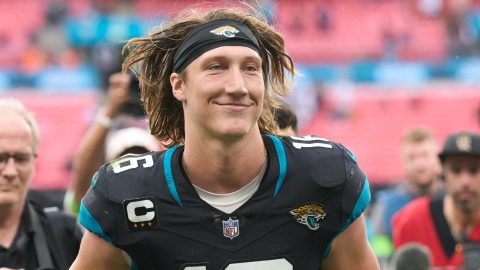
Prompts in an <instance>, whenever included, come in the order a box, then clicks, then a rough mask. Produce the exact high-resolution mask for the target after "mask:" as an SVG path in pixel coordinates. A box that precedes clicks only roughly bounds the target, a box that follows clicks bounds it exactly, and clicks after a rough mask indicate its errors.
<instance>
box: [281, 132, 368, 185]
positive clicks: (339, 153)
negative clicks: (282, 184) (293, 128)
mask: <svg viewBox="0 0 480 270" xmlns="http://www.w3.org/2000/svg"><path fill="white" fill-rule="evenodd" d="M283 142H284V145H285V152H286V155H287V158H288V159H289V163H290V164H291V166H298V167H301V168H304V171H306V172H308V174H309V176H310V177H313V179H314V180H315V181H316V182H317V183H318V184H319V185H321V186H323V187H333V186H337V185H341V184H343V183H344V182H345V181H346V180H348V179H349V178H352V177H353V176H354V175H353V174H354V173H357V174H358V173H361V172H360V170H359V168H358V164H357V159H356V157H355V155H354V154H353V153H352V152H351V151H350V150H348V149H347V148H346V147H344V146H343V145H342V144H340V143H337V142H333V141H330V140H328V139H325V138H321V137H316V136H311V135H309V136H305V137H283ZM361 174H363V173H361ZM362 177H364V176H362Z"/></svg>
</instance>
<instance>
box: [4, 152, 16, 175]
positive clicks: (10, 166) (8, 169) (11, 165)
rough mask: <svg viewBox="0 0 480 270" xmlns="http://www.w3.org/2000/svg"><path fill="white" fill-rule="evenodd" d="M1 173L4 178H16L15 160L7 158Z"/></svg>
mask: <svg viewBox="0 0 480 270" xmlns="http://www.w3.org/2000/svg"><path fill="white" fill-rule="evenodd" d="M1 173H2V174H3V175H6V176H16V175H17V174H18V170H17V167H16V165H15V159H14V158H13V157H9V158H8V159H7V161H6V163H5V165H4V166H3V168H2V171H1Z"/></svg>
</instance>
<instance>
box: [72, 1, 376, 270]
mask: <svg viewBox="0 0 480 270" xmlns="http://www.w3.org/2000/svg"><path fill="white" fill-rule="evenodd" d="M179 14H180V16H179V17H177V18H175V19H173V20H172V21H170V22H168V23H167V24H165V25H163V26H162V27H160V28H159V29H158V31H156V32H152V33H150V34H149V36H147V37H144V38H137V39H134V40H132V41H130V42H129V49H130V50H129V55H128V56H127V58H126V62H125V63H124V67H132V68H134V67H136V68H139V78H140V85H141V91H142V100H143V101H144V105H145V111H146V112H147V116H148V120H149V121H148V123H149V125H150V130H151V131H152V134H153V135H155V136H156V138H157V139H158V140H159V141H161V142H166V144H167V145H168V146H169V147H170V148H168V150H166V151H163V152H153V153H147V154H143V155H137V156H125V157H122V158H120V159H117V160H115V161H114V162H111V163H109V164H106V165H104V166H102V168H100V170H99V171H98V172H97V174H96V176H95V177H94V179H93V181H92V186H91V187H90V189H89V190H88V192H87V193H86V195H85V196H84V197H83V199H82V204H81V206H80V215H79V220H80V223H81V224H82V225H83V226H84V227H85V228H86V229H87V230H88V231H87V232H86V234H85V237H84V238H83V240H82V244H81V248H80V252H79V255H78V257H77V259H76V260H75V262H74V264H73V265H72V269H75V270H78V269H86V270H89V269H116V270H117V269H128V268H129V266H128V265H127V264H126V260H125V259H124V258H125V257H126V258H128V262H129V264H130V267H131V268H132V269H143V270H144V269H161V270H165V269H173V270H177V269H179V270H234V269H237V270H239V269H242V270H253V269H262V270H293V269H301V270H318V269H323V270H330V269H331V270H333V269H335V270H351V269H357V270H376V269H379V266H378V263H377V260H376V258H375V255H374V254H373V252H372V250H371V248H370V246H369V244H368V241H367V238H366V231H365V222H364V217H363V212H364V211H365V209H366V207H367V206H368V204H369V201H370V190H369V185H368V180H367V178H366V176H365V174H364V173H363V172H362V171H361V170H360V168H359V166H358V164H357V161H356V158H355V156H354V155H353V154H352V153H351V152H350V151H348V150H347V149H346V148H345V147H343V146H342V145H340V144H338V143H334V142H331V141H329V140H326V139H323V138H319V137H314V136H307V137H301V138H299V137H288V136H283V137H279V136H276V134H278V126H277V123H276V122H275V118H274V115H273V109H272V108H274V107H275V106H276V103H275V101H274V100H275V99H277V98H280V97H281V96H285V94H286V93H287V92H288V89H289V86H288V81H289V80H288V79H289V77H288V75H291V74H294V66H293V61H292V59H291V58H290V57H289V56H288V55H287V54H286V53H285V48H284V41H283V38H282V37H281V36H280V35H279V34H278V33H277V32H276V31H275V30H274V29H273V27H271V26H269V25H268V23H267V22H266V21H265V20H262V18H260V17H256V16H255V14H253V13H247V12H245V11H241V10H238V9H222V8H219V9H211V10H206V11H204V12H201V11H197V12H193V13H186V12H180V13H179ZM130 45H131V46H130ZM137 64H139V66H137ZM137 70H138V69H137Z"/></svg>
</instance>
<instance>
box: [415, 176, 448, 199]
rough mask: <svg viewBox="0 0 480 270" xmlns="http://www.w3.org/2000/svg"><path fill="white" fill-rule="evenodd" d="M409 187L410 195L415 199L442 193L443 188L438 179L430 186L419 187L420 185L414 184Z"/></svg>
mask: <svg viewBox="0 0 480 270" xmlns="http://www.w3.org/2000/svg"><path fill="white" fill-rule="evenodd" d="M409 186H410V187H409V189H410V193H411V194H412V195H413V196H414V197H421V196H425V195H434V194H437V193H438V192H440V189H441V188H442V185H441V183H440V181H438V180H437V179H435V180H433V181H432V182H431V184H430V185H426V186H418V185H415V184H414V183H410V185H409Z"/></svg>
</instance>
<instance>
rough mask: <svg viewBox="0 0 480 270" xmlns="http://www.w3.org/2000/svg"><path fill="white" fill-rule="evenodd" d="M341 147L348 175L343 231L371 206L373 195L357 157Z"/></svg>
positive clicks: (343, 203) (343, 204)
mask: <svg viewBox="0 0 480 270" xmlns="http://www.w3.org/2000/svg"><path fill="white" fill-rule="evenodd" d="M339 146H340V148H341V149H342V150H343V154H344V161H345V175H346V181H345V187H344V192H343V198H342V218H343V220H344V222H343V226H342V229H341V231H343V230H345V229H346V228H347V227H348V226H350V224H352V223H353V222H354V221H355V220H356V219H357V218H358V217H359V216H360V215H361V214H362V213H363V212H364V211H365V209H366V208H367V207H368V205H369V204H370V200H371V194H370V186H369V184H368V179H367V176H366V175H365V174H364V173H363V171H362V170H361V169H360V167H359V166H358V163H357V159H356V157H355V155H354V154H353V153H352V152H350V151H349V150H348V149H347V148H345V147H344V146H342V145H339Z"/></svg>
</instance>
